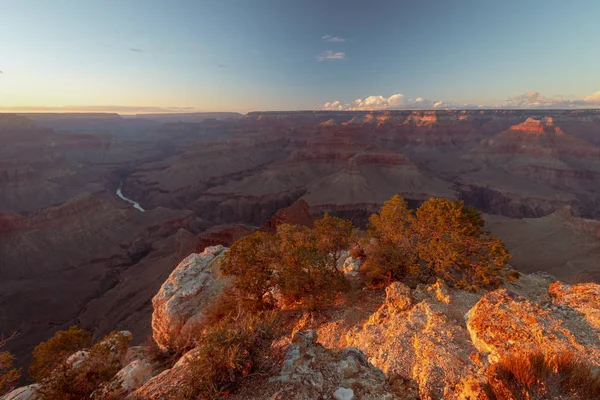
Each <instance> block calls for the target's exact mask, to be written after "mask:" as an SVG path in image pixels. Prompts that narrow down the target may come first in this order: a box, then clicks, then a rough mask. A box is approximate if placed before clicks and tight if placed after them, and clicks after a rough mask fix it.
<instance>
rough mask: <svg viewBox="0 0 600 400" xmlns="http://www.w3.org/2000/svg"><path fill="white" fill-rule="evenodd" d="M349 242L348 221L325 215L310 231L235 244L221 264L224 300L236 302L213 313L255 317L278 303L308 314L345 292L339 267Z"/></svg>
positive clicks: (281, 231)
mask: <svg viewBox="0 0 600 400" xmlns="http://www.w3.org/2000/svg"><path fill="white" fill-rule="evenodd" d="M353 238H354V228H353V226H352V223H351V222H350V221H346V220H343V219H340V218H336V217H331V216H329V215H325V216H324V217H323V218H322V219H320V220H318V221H316V222H315V224H314V228H312V229H311V228H309V227H306V226H301V225H290V224H282V225H280V226H278V227H277V232H276V234H275V235H273V234H269V233H265V232H256V233H254V234H252V235H250V236H247V237H245V238H244V239H241V240H238V241H237V242H235V243H234V244H233V246H232V247H231V249H230V250H229V252H228V253H227V254H226V255H225V258H224V259H223V262H222V263H221V271H222V272H223V274H224V275H226V276H231V277H233V279H232V283H231V287H230V294H231V295H230V296H229V297H227V296H224V297H223V299H225V300H228V299H229V300H231V299H235V301H228V302H227V304H226V305H222V306H218V307H216V310H213V311H219V312H223V311H226V309H227V311H226V312H230V311H231V310H234V309H235V308H236V307H237V306H240V307H241V308H243V309H245V310H248V311H252V312H258V311H264V310H268V309H272V308H273V307H275V305H276V303H277V301H279V300H281V301H283V303H285V304H288V305H294V306H300V307H303V308H307V309H310V310H314V309H316V308H319V307H321V306H322V305H324V304H327V303H329V302H330V301H331V300H332V299H334V298H335V296H336V295H337V294H338V293H340V292H343V291H345V290H346V289H347V288H348V287H349V284H348V282H347V280H346V278H345V277H344V275H343V273H342V272H341V271H339V270H338V264H339V261H340V258H341V256H342V252H343V251H344V250H346V249H347V248H348V246H349V245H350V243H352V240H353ZM276 293H277V296H278V298H277V301H276V299H275V294H276ZM211 314H212V315H213V316H216V315H217V314H218V313H216V312H212V313H211Z"/></svg>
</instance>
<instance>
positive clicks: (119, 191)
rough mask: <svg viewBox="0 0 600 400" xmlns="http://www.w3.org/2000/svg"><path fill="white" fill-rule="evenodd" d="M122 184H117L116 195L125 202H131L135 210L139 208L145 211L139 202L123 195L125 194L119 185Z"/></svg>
mask: <svg viewBox="0 0 600 400" xmlns="http://www.w3.org/2000/svg"><path fill="white" fill-rule="evenodd" d="M122 186H123V184H120V185H119V188H118V189H117V196H119V197H120V198H122V199H123V200H125V201H126V202H128V203H131V204H133V207H134V208H135V209H137V210H140V211H141V212H144V211H146V210H144V209H143V208H142V206H140V203H138V202H137V201H133V200H131V199H129V198H127V197H125V196H124V195H123V192H121V187H122Z"/></svg>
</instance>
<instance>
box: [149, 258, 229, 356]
mask: <svg viewBox="0 0 600 400" xmlns="http://www.w3.org/2000/svg"><path fill="white" fill-rule="evenodd" d="M226 251H227V249H226V248H224V247H223V246H214V247H207V248H206V249H204V251H203V252H202V253H199V254H198V253H193V254H191V255H189V256H188V257H186V258H185V259H184V260H183V261H182V262H181V263H179V265H178V266H177V267H176V268H175V269H174V270H173V272H172V273H171V275H170V276H169V278H168V279H167V280H166V281H165V283H163V285H162V286H161V288H160V290H159V292H158V293H157V294H156V296H154V298H153V299H152V306H153V307H154V312H153V313H152V337H153V338H154V341H155V342H156V344H157V345H158V346H159V347H160V348H161V349H162V350H169V349H171V348H173V347H174V346H176V344H177V340H178V339H179V338H180V336H182V335H185V334H186V330H187V329H190V328H192V327H193V326H194V324H196V323H198V322H199V321H200V320H201V318H202V315H203V310H204V308H205V307H206V306H207V305H208V303H209V302H210V301H211V300H212V299H213V298H215V297H216V296H217V294H218V293H219V292H220V291H221V289H222V288H223V285H224V282H225V281H224V280H222V279H221V277H220V272H219V260H220V258H221V257H222V256H223V255H224V254H225V252H226Z"/></svg>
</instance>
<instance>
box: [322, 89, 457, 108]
mask: <svg viewBox="0 0 600 400" xmlns="http://www.w3.org/2000/svg"><path fill="white" fill-rule="evenodd" d="M444 105H445V103H444V102H442V101H438V102H432V101H431V100H427V99H424V98H422V97H418V98H416V99H414V100H413V99H408V100H407V99H406V97H405V96H404V95H403V94H400V93H397V94H393V95H391V96H390V97H384V96H381V95H378V96H369V97H367V98H365V99H364V100H363V99H356V100H354V101H353V102H350V103H345V104H344V103H342V102H341V101H339V100H336V101H330V102H327V103H325V104H324V105H323V106H321V107H320V108H321V109H323V110H403V109H432V108H438V107H442V106H444Z"/></svg>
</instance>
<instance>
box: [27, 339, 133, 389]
mask: <svg viewBox="0 0 600 400" xmlns="http://www.w3.org/2000/svg"><path fill="white" fill-rule="evenodd" d="M129 341H130V337H128V336H126V335H124V334H123V333H122V332H111V333H109V334H108V335H106V336H105V337H104V338H103V339H102V340H101V341H99V342H98V343H96V344H95V345H94V346H92V347H91V348H90V349H89V351H88V352H87V354H86V355H85V356H83V357H82V358H81V360H80V361H78V362H75V363H70V362H67V361H66V360H65V361H62V362H61V363H60V364H59V365H57V366H56V367H55V368H54V370H53V371H52V372H50V373H49V375H48V376H47V377H46V378H45V379H43V380H42V381H41V382H40V383H41V387H40V389H38V395H39V397H40V399H41V400H75V399H90V398H91V395H92V393H93V392H94V391H95V390H96V389H98V388H99V387H100V385H101V384H103V383H105V382H109V381H110V380H111V379H112V378H113V377H114V376H115V375H116V373H117V372H119V370H120V369H121V367H122V365H121V361H122V359H123V357H124V356H125V353H126V352H127V348H128V346H129Z"/></svg>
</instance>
